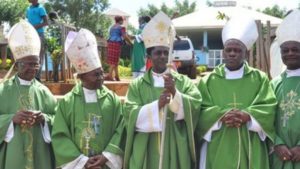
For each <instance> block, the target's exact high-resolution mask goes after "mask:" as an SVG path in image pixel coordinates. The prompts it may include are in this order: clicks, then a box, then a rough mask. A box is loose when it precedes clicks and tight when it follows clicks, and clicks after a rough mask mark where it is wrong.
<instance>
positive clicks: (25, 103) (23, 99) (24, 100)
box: [19, 95, 33, 110]
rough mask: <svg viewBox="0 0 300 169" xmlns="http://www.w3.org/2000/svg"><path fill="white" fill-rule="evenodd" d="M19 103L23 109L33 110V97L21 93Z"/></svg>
mask: <svg viewBox="0 0 300 169" xmlns="http://www.w3.org/2000/svg"><path fill="white" fill-rule="evenodd" d="M19 103H20V108H21V109H22V110H33V98H32V97H30V96H29V95H20V97H19Z"/></svg>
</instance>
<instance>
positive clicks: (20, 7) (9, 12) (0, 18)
mask: <svg viewBox="0 0 300 169" xmlns="http://www.w3.org/2000/svg"><path fill="white" fill-rule="evenodd" d="M28 5H29V3H28V1H24V0H1V2H0V23H1V22H9V24H10V25H13V24H15V23H16V22H18V21H19V19H20V18H25V13H26V8H27V7H28Z"/></svg>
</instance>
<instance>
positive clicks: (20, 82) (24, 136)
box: [0, 20, 56, 169]
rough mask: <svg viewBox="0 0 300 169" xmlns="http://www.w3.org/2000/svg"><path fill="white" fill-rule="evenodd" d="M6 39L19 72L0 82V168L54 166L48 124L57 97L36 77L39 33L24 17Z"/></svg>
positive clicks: (49, 167) (34, 168)
mask: <svg viewBox="0 0 300 169" xmlns="http://www.w3.org/2000/svg"><path fill="white" fill-rule="evenodd" d="M8 42H9V47H10V49H11V51H12V53H13V56H14V59H15V60H16V66H17V69H18V73H17V74H16V75H15V76H13V77H12V78H10V79H8V80H6V81H5V82H3V83H1V84H0V100H1V102H0V168H1V169H53V168H54V156H53V153H52V148H51V138H50V132H49V127H48V126H50V125H51V124H52V121H53V117H54V113H55V110H54V109H55V106H56V100H55V98H54V97H53V95H52V94H51V92H50V91H49V90H48V88H47V87H45V86H44V85H43V84H41V83H40V82H38V81H37V80H35V74H36V73H37V71H38V70H39V67H40V64H39V53H40V48H41V44H40V39H39V36H38V34H37V33H36V30H35V29H34V28H33V27H32V26H31V25H30V24H29V23H28V22H26V21H24V20H23V21H20V22H19V23H17V24H16V25H15V26H14V27H13V28H12V29H11V31H10V33H9V37H8Z"/></svg>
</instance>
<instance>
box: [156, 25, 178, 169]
mask: <svg viewBox="0 0 300 169" xmlns="http://www.w3.org/2000/svg"><path fill="white" fill-rule="evenodd" d="M174 39H175V29H174V27H173V26H172V25H171V26H170V27H169V40H170V48H169V56H168V63H167V73H171V69H172V58H173V55H172V54H173V43H174ZM171 98H173V96H172V97H171ZM163 112H164V114H163V119H162V137H161V146H160V157H159V169H162V164H163V156H164V147H165V135H166V120H167V113H168V105H165V106H164V109H163Z"/></svg>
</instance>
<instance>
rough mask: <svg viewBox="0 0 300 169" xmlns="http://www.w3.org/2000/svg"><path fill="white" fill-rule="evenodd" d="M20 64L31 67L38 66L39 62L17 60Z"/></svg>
mask: <svg viewBox="0 0 300 169" xmlns="http://www.w3.org/2000/svg"><path fill="white" fill-rule="evenodd" d="M18 63H19V64H21V66H25V67H32V68H40V66H41V65H40V64H39V63H37V62H24V61H23V62H18Z"/></svg>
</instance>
